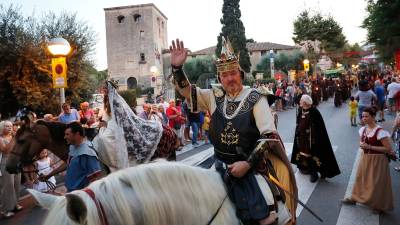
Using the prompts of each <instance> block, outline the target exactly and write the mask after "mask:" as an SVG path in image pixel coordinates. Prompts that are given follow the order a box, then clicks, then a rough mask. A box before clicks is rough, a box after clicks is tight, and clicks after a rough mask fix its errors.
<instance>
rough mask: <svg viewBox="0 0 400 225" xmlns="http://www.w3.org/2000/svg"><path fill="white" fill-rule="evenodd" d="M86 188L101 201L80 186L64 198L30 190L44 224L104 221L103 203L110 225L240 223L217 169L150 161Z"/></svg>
mask: <svg viewBox="0 0 400 225" xmlns="http://www.w3.org/2000/svg"><path fill="white" fill-rule="evenodd" d="M88 188H89V189H90V190H92V191H93V192H94V193H95V199H96V200H97V201H98V202H99V203H100V204H97V205H96V204H95V202H94V200H93V199H92V198H91V197H90V196H89V195H88V193H87V192H85V191H82V190H79V191H73V192H71V193H68V194H66V195H65V196H54V195H50V194H45V193H40V192H37V191H34V190H29V191H30V193H31V194H32V195H33V196H34V198H35V199H36V200H37V201H38V202H39V204H40V205H41V206H43V207H45V208H48V209H50V211H49V214H48V216H47V218H46V220H45V223H44V224H51V225H52V224H60V225H64V224H65V225H67V224H87V225H101V224H104V223H102V221H101V218H102V216H101V214H102V212H101V210H99V209H98V206H99V205H101V206H102V207H103V208H104V214H105V216H104V217H105V218H107V221H108V224H109V225H119V224H120V225H126V224H132V225H144V224H146V225H195V224H199V225H207V224H208V223H209V222H210V220H211V219H212V218H213V216H214V214H216V216H215V218H214V219H213V220H212V223H210V224H218V225H236V224H237V225H239V224H241V223H240V221H239V219H238V218H237V217H236V212H235V207H234V205H233V204H232V202H231V201H230V200H229V198H226V196H227V193H226V190H225V187H224V184H223V182H222V179H221V177H220V175H219V174H218V173H217V172H216V171H213V170H206V169H201V168H198V167H191V166H186V165H183V164H180V163H171V162H157V163H149V164H143V165H139V166H136V167H131V168H127V169H124V170H119V171H117V172H115V173H112V174H110V175H109V176H107V177H105V178H103V179H101V180H98V181H95V182H93V183H92V184H90V185H89V187H88ZM220 206H221V208H220ZM219 208H220V209H219ZM218 209H219V210H218ZM278 216H279V213H278ZM285 222H287V220H285V221H279V224H282V223H285Z"/></svg>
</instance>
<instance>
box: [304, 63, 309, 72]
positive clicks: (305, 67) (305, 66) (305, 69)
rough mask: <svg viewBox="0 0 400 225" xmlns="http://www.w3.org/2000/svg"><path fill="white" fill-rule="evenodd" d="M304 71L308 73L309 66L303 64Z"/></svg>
mask: <svg viewBox="0 0 400 225" xmlns="http://www.w3.org/2000/svg"><path fill="white" fill-rule="evenodd" d="M304 71H307V72H308V71H310V64H308V63H304Z"/></svg>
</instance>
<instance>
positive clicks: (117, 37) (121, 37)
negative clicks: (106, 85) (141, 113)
mask: <svg viewBox="0 0 400 225" xmlns="http://www.w3.org/2000/svg"><path fill="white" fill-rule="evenodd" d="M104 11H105V23H106V40H107V41H106V42H107V64H108V75H109V78H112V79H114V80H117V81H118V83H119V87H120V89H121V90H125V89H135V88H137V87H140V88H142V89H144V88H148V87H154V88H155V94H156V95H157V94H160V92H161V90H162V86H163V82H164V72H163V57H162V50H163V49H166V48H168V36H167V20H168V19H167V17H166V16H165V15H164V14H163V13H162V12H161V11H160V10H159V9H158V8H157V7H156V6H155V5H154V4H141V5H131V6H121V7H112V8H105V9H104Z"/></svg>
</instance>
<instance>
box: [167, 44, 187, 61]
mask: <svg viewBox="0 0 400 225" xmlns="http://www.w3.org/2000/svg"><path fill="white" fill-rule="evenodd" d="M169 50H170V52H171V64H172V65H173V66H176V67H178V66H182V65H183V64H184V63H185V61H186V57H187V51H186V49H185V47H184V45H183V41H179V39H176V43H175V41H172V45H171V46H169Z"/></svg>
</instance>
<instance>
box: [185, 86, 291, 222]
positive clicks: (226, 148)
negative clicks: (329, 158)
mask: <svg viewBox="0 0 400 225" xmlns="http://www.w3.org/2000/svg"><path fill="white" fill-rule="evenodd" d="M196 95H197V96H196V100H197V108H198V110H201V111H205V110H208V111H210V113H211V124H210V132H209V134H210V141H211V143H212V144H213V145H214V152H215V157H216V158H217V159H218V160H221V161H223V162H224V163H226V164H232V163H234V162H237V161H246V160H247V156H248V155H250V154H251V152H252V151H253V150H254V148H255V146H256V143H257V141H258V140H259V139H260V138H261V134H264V133H272V132H276V128H275V125H274V120H273V117H272V114H271V111H270V108H269V105H268V101H267V98H266V97H265V96H263V95H262V94H260V93H259V92H258V91H257V90H255V89H251V88H243V89H242V91H241V92H240V93H239V95H238V96H236V97H235V98H233V99H232V98H230V97H228V96H225V93H224V92H223V90H222V89H219V88H214V90H210V89H199V88H196ZM191 102H192V104H193V99H192V101H191ZM225 104H226V107H224V105H225ZM225 113H226V114H225ZM285 157H286V156H285ZM275 160H276V159H275ZM276 164H277V165H278V164H279V163H276ZM274 167H275V165H274ZM283 170H284V169H283V168H280V171H283ZM277 176H278V179H281V178H282V180H285V182H286V181H287V180H290V179H289V178H288V177H289V175H288V174H284V173H282V172H281V174H277ZM279 176H281V177H279ZM285 176H286V177H285ZM256 179H257V182H258V184H259V185H258V186H259V187H260V188H261V191H262V192H263V193H262V194H263V196H264V198H266V199H267V198H268V197H267V196H266V194H265V191H264V190H263V189H264V188H262V187H266V185H267V184H266V182H265V180H264V179H263V178H261V179H260V176H259V175H258V177H257V176H256ZM284 185H285V186H286V185H287V187H288V186H289V187H288V189H289V190H292V191H293V188H292V187H290V185H289V184H288V183H284ZM286 199H287V202H286V205H288V208H290V209H292V210H294V211H295V206H294V205H295V204H294V203H293V202H292V200H291V199H290V198H289V197H288V198H286ZM279 222H280V224H282V223H283V224H285V223H286V222H288V219H285V220H284V221H281V218H280V221H279Z"/></svg>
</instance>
